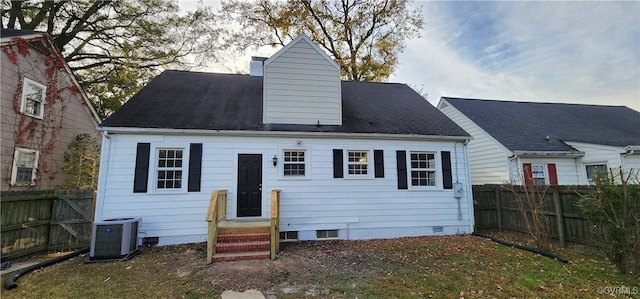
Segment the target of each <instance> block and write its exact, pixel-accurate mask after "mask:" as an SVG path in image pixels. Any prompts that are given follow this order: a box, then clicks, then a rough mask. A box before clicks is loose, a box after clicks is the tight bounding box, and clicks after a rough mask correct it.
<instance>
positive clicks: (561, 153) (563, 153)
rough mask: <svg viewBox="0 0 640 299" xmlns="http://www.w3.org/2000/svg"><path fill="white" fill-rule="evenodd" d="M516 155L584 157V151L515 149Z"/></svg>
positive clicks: (530, 156) (514, 153)
mask: <svg viewBox="0 0 640 299" xmlns="http://www.w3.org/2000/svg"><path fill="white" fill-rule="evenodd" d="M512 153H513V155H514V156H518V157H528V158H544V157H569V158H579V157H584V152H581V151H513V152H512Z"/></svg>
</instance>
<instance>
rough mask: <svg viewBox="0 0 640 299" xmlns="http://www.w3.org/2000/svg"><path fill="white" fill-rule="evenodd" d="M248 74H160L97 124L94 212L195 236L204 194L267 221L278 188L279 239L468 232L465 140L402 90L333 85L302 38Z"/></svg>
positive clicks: (167, 233)
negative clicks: (223, 194) (220, 194)
mask: <svg viewBox="0 0 640 299" xmlns="http://www.w3.org/2000/svg"><path fill="white" fill-rule="evenodd" d="M251 70H252V74H249V75H239V74H212V73H197V72H185V71H165V72H163V73H162V74H160V75H159V76H158V77H157V78H155V79H154V80H153V81H151V82H150V83H149V84H148V85H147V86H146V87H144V88H143V89H142V90H141V91H140V92H139V93H138V94H136V95H135V96H134V97H132V98H131V99H130V100H129V101H128V102H127V103H126V104H125V105H123V106H122V108H120V109H119V110H118V111H116V112H115V113H114V114H113V115H112V116H111V117H109V118H108V119H106V120H105V121H104V122H103V123H102V125H101V126H100V130H102V132H103V144H102V158H101V168H100V183H99V188H98V197H97V205H96V215H95V218H96V220H103V219H109V218H123V217H133V218H140V219H141V229H140V232H141V233H140V237H147V238H154V239H155V238H158V242H159V244H160V245H164V244H178V243H188V242H202V241H204V240H206V236H207V224H206V222H205V217H206V214H207V209H208V207H209V203H210V197H211V195H212V192H213V191H214V190H226V191H227V201H226V205H227V208H226V217H227V219H228V220H234V221H247V220H260V219H267V218H269V216H270V213H271V210H272V208H273V207H271V201H270V194H271V192H272V191H273V190H281V191H280V207H279V211H280V231H281V232H282V236H284V238H285V239H296V240H317V239H334V238H339V239H369V238H394V237H404V236H423V235H441V234H460V233H470V232H472V231H473V223H474V219H473V204H472V198H471V192H468V191H469V190H470V189H469V188H470V180H469V169H468V164H467V156H466V155H467V152H466V147H465V144H466V142H467V141H468V140H469V138H470V137H469V135H468V134H467V133H466V132H465V131H464V130H463V129H461V128H460V127H459V126H458V125H456V124H455V123H454V122H453V121H451V120H450V119H449V118H447V117H446V116H445V115H444V114H442V113H441V112H440V111H438V110H437V109H435V107H433V106H432V105H431V104H429V103H428V102H427V101H426V100H425V99H424V98H422V97H421V96H420V95H419V94H417V93H416V92H415V91H414V90H412V89H411V88H409V87H408V86H406V85H404V84H394V83H374V82H349V81H341V80H340V70H339V67H338V66H337V64H336V63H335V62H334V61H332V60H331V59H330V58H329V57H328V56H327V55H326V54H325V53H324V52H323V51H322V50H321V49H319V48H318V47H317V46H316V45H315V44H314V43H313V42H312V41H311V40H310V39H309V38H308V37H306V36H304V35H301V36H300V37H298V38H296V39H295V40H293V41H292V42H291V43H289V44H288V45H287V46H286V47H284V48H283V49H281V50H280V51H278V52H277V53H275V54H274V55H272V56H271V57H269V58H268V59H264V58H255V59H254V60H253V61H252V62H251Z"/></svg>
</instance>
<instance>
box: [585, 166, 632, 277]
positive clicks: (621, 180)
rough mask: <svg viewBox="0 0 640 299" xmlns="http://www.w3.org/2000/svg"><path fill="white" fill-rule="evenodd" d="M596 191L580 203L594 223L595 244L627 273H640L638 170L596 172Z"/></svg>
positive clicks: (618, 267) (620, 269)
mask: <svg viewBox="0 0 640 299" xmlns="http://www.w3.org/2000/svg"><path fill="white" fill-rule="evenodd" d="M594 183H595V186H596V192H595V193H590V194H583V195H581V197H580V200H579V201H578V206H579V207H580V209H581V210H582V212H583V213H584V215H585V216H586V217H587V219H588V220H589V221H590V222H591V223H592V236H593V241H594V243H595V244H596V245H597V246H598V247H599V248H600V249H601V250H602V251H604V253H605V254H606V256H607V258H609V260H611V262H612V263H613V264H614V265H615V266H616V268H617V269H618V270H619V271H620V272H621V273H623V274H626V275H629V276H632V277H638V276H640V275H639V274H640V185H639V183H640V182H639V181H638V171H634V170H633V169H632V170H630V171H628V172H625V171H623V170H622V168H617V169H610V170H609V172H606V171H605V172H599V173H596V174H595V177H594Z"/></svg>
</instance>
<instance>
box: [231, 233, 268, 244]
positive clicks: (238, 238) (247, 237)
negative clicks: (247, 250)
mask: <svg viewBox="0 0 640 299" xmlns="http://www.w3.org/2000/svg"><path fill="white" fill-rule="evenodd" d="M270 240H271V234H269V233H259V234H227V235H218V243H238V242H254V241H270Z"/></svg>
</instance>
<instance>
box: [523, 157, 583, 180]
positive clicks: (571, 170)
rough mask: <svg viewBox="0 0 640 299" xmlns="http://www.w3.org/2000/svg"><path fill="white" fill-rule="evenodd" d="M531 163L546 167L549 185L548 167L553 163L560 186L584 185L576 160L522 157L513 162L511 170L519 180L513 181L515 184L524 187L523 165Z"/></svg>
mask: <svg viewBox="0 0 640 299" xmlns="http://www.w3.org/2000/svg"><path fill="white" fill-rule="evenodd" d="M524 163H531V164H532V165H543V166H544V167H545V173H546V178H547V183H549V172H548V170H549V168H548V165H549V164H551V163H553V164H555V165H556V175H557V177H558V185H584V183H582V176H581V174H580V173H579V171H578V169H577V167H576V165H577V163H578V162H577V159H575V158H556V157H545V158H528V157H522V158H518V159H515V160H512V162H511V169H512V173H514V175H517V179H515V180H514V181H513V183H514V184H517V185H522V182H523V171H522V164H524Z"/></svg>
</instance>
